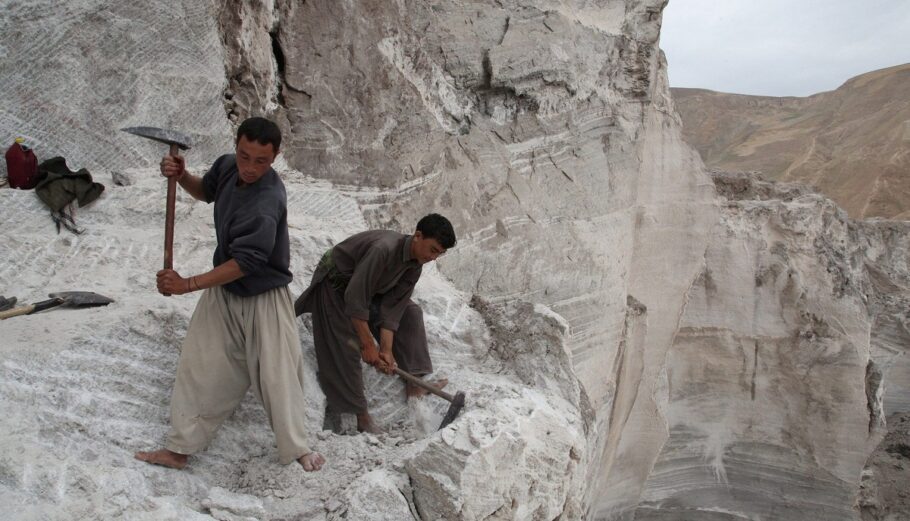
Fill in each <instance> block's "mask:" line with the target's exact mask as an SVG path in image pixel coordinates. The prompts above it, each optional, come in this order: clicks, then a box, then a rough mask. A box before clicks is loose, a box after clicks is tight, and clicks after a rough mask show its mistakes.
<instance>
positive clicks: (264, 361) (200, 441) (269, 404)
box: [166, 286, 310, 464]
mask: <svg viewBox="0 0 910 521" xmlns="http://www.w3.org/2000/svg"><path fill="white" fill-rule="evenodd" d="M303 378H304V376H303V354H302V352H301V350H300V338H299V336H298V334H297V324H296V317H295V316H294V307H293V303H292V302H291V295H290V292H289V291H288V288H287V287H286V286H284V287H280V288H275V289H271V290H269V291H267V292H265V293H262V294H260V295H256V296H253V297H240V296H237V295H234V294H233V293H230V292H229V291H227V290H225V289H224V288H222V287H220V286H219V287H215V288H209V289H206V290H205V291H203V293H202V296H201V297H200V298H199V303H198V304H197V305H196V310H195V312H194V313H193V318H192V319H191V320H190V326H189V330H188V331H187V334H186V339H185V340H184V342H183V349H182V351H181V353H180V361H179V362H178V365H177V380H176V382H175V383H174V393H173V396H172V397H171V430H170V432H169V433H168V441H167V445H166V447H167V449H168V450H171V451H174V452H177V453H180V454H193V453H196V452H199V451H201V450H203V449H204V448H205V447H206V446H208V444H209V442H211V440H212V438H213V437H214V436H215V433H216V432H217V431H218V428H219V427H220V426H221V424H222V423H223V422H224V420H226V419H227V417H228V416H230V415H231V413H232V412H234V409H236V408H237V406H238V405H240V402H241V400H243V397H244V396H245V395H246V391H247V389H249V388H250V387H252V388H253V393H254V394H255V395H256V397H257V398H258V399H259V401H260V402H261V403H262V406H263V407H264V408H265V412H266V415H267V416H268V419H269V423H270V424H271V427H272V431H273V432H274V433H275V440H276V442H277V444H278V458H279V460H280V461H281V463H282V464H288V463H290V462H292V461H294V460H296V459H298V458H299V457H300V456H302V455H304V454H306V453H308V452H310V449H309V448H308V447H307V444H306V441H305V440H306V429H305V427H304V414H303V412H304V410H303V404H304V396H303Z"/></svg>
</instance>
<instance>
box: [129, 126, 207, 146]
mask: <svg viewBox="0 0 910 521" xmlns="http://www.w3.org/2000/svg"><path fill="white" fill-rule="evenodd" d="M120 130H122V131H124V132H128V133H130V134H133V135H136V136H140V137H144V138H147V139H152V140H154V141H158V142H159V143H164V144H165V145H170V146H171V147H175V146H176V147H177V148H179V149H181V150H187V149H189V148H190V147H191V146H192V141H191V140H190V138H189V136H187V135H186V134H183V133H180V132H177V131H176V130H168V129H166V128H156V127H126V128H121V129H120Z"/></svg>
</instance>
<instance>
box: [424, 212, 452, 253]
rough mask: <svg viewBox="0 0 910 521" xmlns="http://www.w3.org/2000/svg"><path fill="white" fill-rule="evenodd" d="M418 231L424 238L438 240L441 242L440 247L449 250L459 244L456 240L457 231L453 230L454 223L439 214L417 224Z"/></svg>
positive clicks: (428, 216) (425, 217) (433, 214)
mask: <svg viewBox="0 0 910 521" xmlns="http://www.w3.org/2000/svg"><path fill="white" fill-rule="evenodd" d="M417 231H418V232H420V234H421V235H423V236H424V238H427V239H436V240H437V241H439V245H440V246H442V247H443V248H445V249H447V250H448V249H449V248H451V247H453V246H455V243H456V242H458V241H456V240H455V230H454V229H453V228H452V223H450V222H449V220H448V219H446V218H445V217H443V216H441V215H439V214H438V213H431V214H430V215H426V216H424V218H423V219H421V220H420V221H419V222H418V223H417Z"/></svg>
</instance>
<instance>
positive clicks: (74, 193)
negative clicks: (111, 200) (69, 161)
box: [35, 156, 104, 234]
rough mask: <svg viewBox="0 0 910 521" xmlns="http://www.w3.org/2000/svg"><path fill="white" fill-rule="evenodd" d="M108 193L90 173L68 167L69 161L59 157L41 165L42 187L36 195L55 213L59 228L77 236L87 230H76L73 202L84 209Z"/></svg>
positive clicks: (39, 173) (40, 183)
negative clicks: (71, 207) (70, 207)
mask: <svg viewBox="0 0 910 521" xmlns="http://www.w3.org/2000/svg"><path fill="white" fill-rule="evenodd" d="M102 192H104V185H103V184H101V183H96V182H94V181H92V175H91V174H90V173H89V171H88V170H86V169H84V168H81V169H79V170H78V171H76V172H73V171H72V170H70V169H69V167H67V166H66V159H64V158H62V157H60V156H57V157H52V158H50V159H48V160H47V161H43V162H41V164H40V165H38V184H37V185H36V186H35V193H36V194H38V197H39V198H40V199H41V200H42V201H43V202H44V204H46V205H47V207H48V208H50V210H51V217H52V218H53V219H54V223H55V224H56V225H57V233H60V226H61V225H63V226H64V227H66V229H68V230H70V231H71V232H73V233H76V234H79V233H82V231H83V230H81V229H79V228H77V227H76V221H75V219H74V218H73V214H72V211H71V210H69V211H68V210H67V207H69V206H70V205H71V204H72V203H73V201H76V202H77V203H78V204H79V206H80V207H82V206H85V205H87V204H90V203H92V202H93V201H95V199H98V197H100V196H101V193H102Z"/></svg>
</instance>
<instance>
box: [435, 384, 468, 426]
mask: <svg viewBox="0 0 910 521" xmlns="http://www.w3.org/2000/svg"><path fill="white" fill-rule="evenodd" d="M463 408H464V393H463V392H461V391H458V392H457V393H455V396H453V397H452V403H451V405H449V410H448V411H446V415H445V416H443V418H442V422H441V423H440V424H439V428H440V429H443V428H445V426H446V425H448V424H450V423H452V422H453V421H454V420H455V417H456V416H458V413H460V412H461V410H462V409H463Z"/></svg>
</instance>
